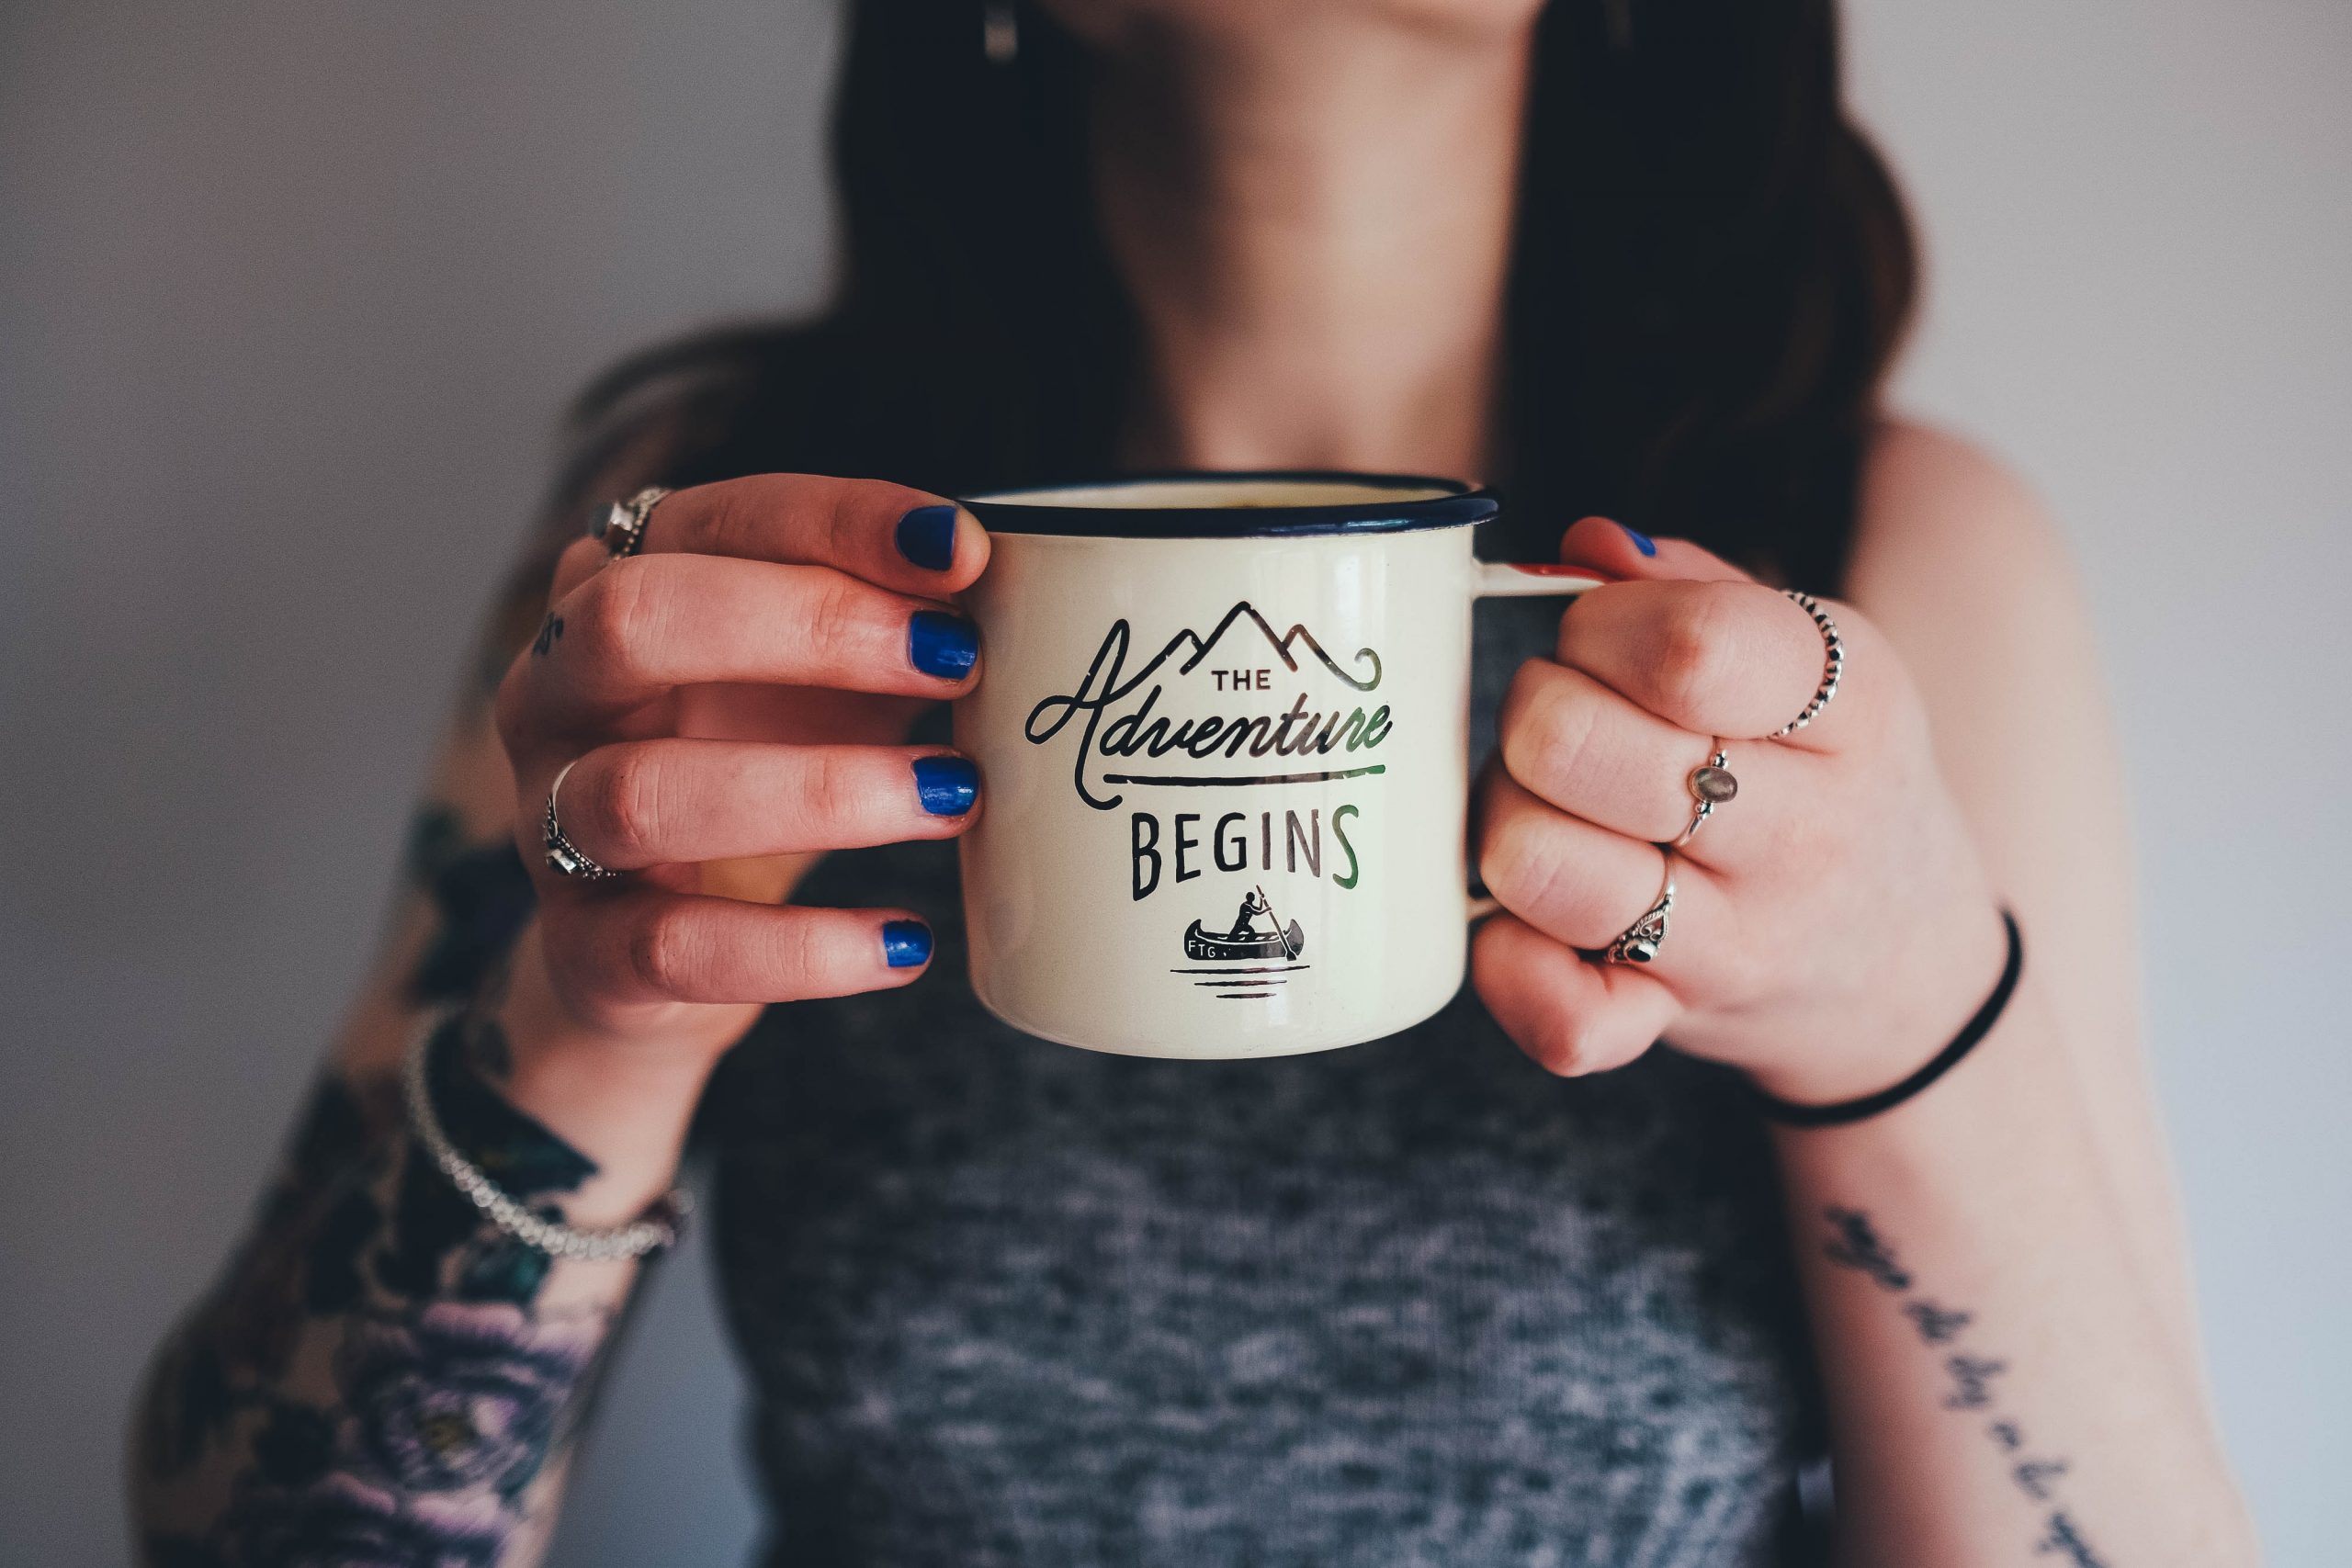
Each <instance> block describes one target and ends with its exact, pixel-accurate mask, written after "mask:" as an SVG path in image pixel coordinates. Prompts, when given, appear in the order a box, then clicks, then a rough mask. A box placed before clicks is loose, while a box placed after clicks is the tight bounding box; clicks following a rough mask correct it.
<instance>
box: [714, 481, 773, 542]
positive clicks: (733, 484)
mask: <svg viewBox="0 0 2352 1568" xmlns="http://www.w3.org/2000/svg"><path fill="white" fill-rule="evenodd" d="M766 488H767V487H766V486H765V485H763V483H762V482H761V481H760V480H759V479H757V478H750V479H725V480H721V481H719V482H718V483H716V484H710V485H706V486H704V487H703V489H702V493H701V495H700V496H699V497H697V499H698V500H699V501H700V502H701V504H702V534H703V548H704V550H705V551H706V552H707V553H708V554H710V555H715V556H742V555H749V554H752V541H753V540H754V539H755V538H756V537H757V536H758V530H759V520H760V516H761V514H762V513H763V512H764V511H765V510H766V509H765V508H764V507H763V505H762V504H761V502H762V500H763V496H764V493H765V491H766Z"/></svg>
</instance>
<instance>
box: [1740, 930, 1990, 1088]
mask: <svg viewBox="0 0 2352 1568" xmlns="http://www.w3.org/2000/svg"><path fill="white" fill-rule="evenodd" d="M2016 941H2017V938H2016V931H2015V927H2014V925H2013V924H2012V922H2011V918H2010V916H2009V915H2008V913H2007V911H2006V910H2005V909H2003V908H2000V907H1999V906H1998V905H1996V904H1995V903H1993V902H1992V901H1991V900H1990V899H1989V898H1988V899H1986V900H1985V901H1984V902H1983V903H1982V904H1979V905H1977V906H1976V907H1975V908H1974V909H1973V910H1972V911H1971V913H1970V914H1969V915H1968V917H1967V918H1966V919H1962V920H1956V921H1953V922H1948V923H1947V925H1946V926H1945V927H1944V928H1943V931H1942V932H1941V933H1940V934H1937V935H1934V936H1933V937H1932V938H1931V939H1930V940H1929V941H1928V942H1925V943H1923V945H1924V946H1925V947H1926V949H1927V953H1926V955H1925V956H1923V959H1922V961H1921V962H1919V963H1917V964H1905V965H1898V966H1894V967H1895V968H1896V970H1897V972H1898V973H1900V974H1902V975H1903V976H1905V978H1904V979H1902V980H1901V981H1900V982H1898V983H1892V984H1889V985H1887V986H1884V987H1881V991H1882V999H1881V1000H1880V1002H1879V1005H1876V1006H1859V1007H1851V1008H1849V1009H1848V1010H1847V1016H1846V1017H1845V1018H1843V1019H1841V1020H1839V1021H1838V1026H1837V1027H1835V1028H1833V1029H1830V1030H1827V1031H1826V1032H1825V1033H1824V1034H1822V1035H1820V1036H1816V1037H1815V1040H1814V1043H1813V1044H1812V1047H1811V1048H1810V1049H1806V1050H1801V1051H1792V1052H1789V1053H1786V1054H1784V1055H1782V1056H1781V1059H1780V1060H1778V1061H1775V1062H1772V1063H1770V1064H1758V1065H1756V1066H1751V1067H1749V1068H1748V1069H1747V1074H1746V1077H1747V1082H1748V1084H1749V1085H1750V1087H1751V1088H1753V1089H1756V1090H1757V1091H1758V1094H1760V1095H1761V1096H1763V1097H1764V1098H1765V1099H1766V1100H1771V1101H1778V1102H1780V1103H1781V1104H1782V1105H1784V1106H1786V1107H1787V1108H1788V1109H1789V1110H1790V1111H1792V1113H1801V1112H1802V1111H1804V1109H1806V1108H1826V1107H1847V1106H1855V1107H1860V1106H1862V1105H1865V1104H1867V1103H1869V1102H1871V1101H1874V1100H1887V1103H1886V1104H1884V1105H1881V1106H1880V1107H1879V1109H1891V1108H1892V1104H1893V1103H1894V1102H1896V1101H1899V1100H1900V1099H1902V1098H1907V1093H1908V1092H1924V1091H1925V1089H1926V1088H1927V1087H1928V1083H1930V1082H1932V1079H1933V1077H1934V1076H1935V1075H1936V1074H1937V1073H1939V1072H1940V1071H1941V1070H1944V1069H1945V1068H1948V1067H1949V1066H1951V1065H1953V1064H1954V1062H1956V1060H1957V1056H1956V1055H1954V1056H1953V1057H1952V1059H1951V1060H1949V1061H1948V1060H1946V1059H1945V1058H1946V1056H1947V1054H1949V1053H1952V1052H1953V1051H1954V1048H1955V1047H1957V1049H1958V1053H1959V1054H1961V1055H1964V1054H1965V1052H1966V1051H1967V1050H1968V1049H1970V1048H1972V1047H1973V1044H1974V1043H1975V1042H1976V1040H1978V1039H1981V1038H1982V1036H1983V1034H1984V1033H1985V1031H1986V1030H1987V1029H1989V1028H1990V1027H1991V1025H1992V1023H1993V1021H1996V1019H1997V1017H1998V1014H1999V1012H2000V1010H2002V1008H2004V1007H2006V1005H2007V999H2008V993H2009V992H2010V990H2011V989H2012V988H2013V987H2014V986H2015V984H2016V979H2017V976H2016V975H2015V974H2013V973H2011V972H2010V970H2011V965H2012V964H2013V962H2015V961H2016V960H2017V959H2018V957H2019V956H2020V953H2019V950H2018V948H2017V947H2016V946H2015V945H2014V944H2015V942H2016ZM1988 1010H1989V1012H1990V1015H1991V1016H1990V1017H1987V1016H1986V1014H1987V1011H1988ZM1890 1096H1892V1097H1894V1098H1893V1099H1892V1100H1888V1097H1890ZM1790 1119H1792V1120H1797V1119H1800V1116H1799V1115H1792V1117H1791V1118H1790Z"/></svg>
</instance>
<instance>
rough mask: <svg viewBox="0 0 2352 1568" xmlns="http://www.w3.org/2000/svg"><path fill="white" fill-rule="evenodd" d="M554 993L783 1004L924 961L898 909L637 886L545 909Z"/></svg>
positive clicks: (870, 987) (892, 981)
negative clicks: (557, 989)
mask: <svg viewBox="0 0 2352 1568" xmlns="http://www.w3.org/2000/svg"><path fill="white" fill-rule="evenodd" d="M542 913H543V918H544V919H546V920H547V922H548V941H547V952H548V964H549V965H550V966H551V967H552V968H554V969H556V970H557V971H559V973H558V975H557V979H558V982H559V984H560V985H563V986H565V987H578V988H579V994H581V995H583V996H592V997H594V998H597V999H598V1001H599V1002H600V1003H602V1004H603V1005H605V1006H613V1007H626V1006H629V1005H633V1004H642V1003H648V1002H710V1003H718V1002H737V1003H741V1002H790V1001H804V1000H808V999H809V998H816V997H845V996H851V995H854V994H855V993H857V992H860V991H874V990H881V989H884V988H886V987H894V986H903V985H905V984H906V983H907V982H909V981H910V980H912V979H914V978H915V977H916V976H919V975H921V974H922V972H923V969H924V968H925V967H926V966H927V965H928V964H929V963H930V961H931V952H932V937H931V928H930V927H929V926H928V925H925V924H924V923H923V922H922V920H920V919H916V918H915V917H914V916H912V915H910V914H908V913H907V912H905V911H904V910H891V909H816V908H807V907H805V906H801V905H795V904H787V905H784V906H781V907H777V906H774V905H767V904H749V903H743V902H741V901H740V900H737V899H733V898H714V897H707V896H705V895H701V894H693V893H675V892H670V891H667V890H665V889H662V888H658V887H650V886H643V885H637V886H630V887H628V888H627V889H625V890H624V891H621V892H619V893H616V894H612V895H609V896H605V897H591V898H577V899H561V900H558V901H556V902H554V903H552V904H548V905H543V906H542Z"/></svg>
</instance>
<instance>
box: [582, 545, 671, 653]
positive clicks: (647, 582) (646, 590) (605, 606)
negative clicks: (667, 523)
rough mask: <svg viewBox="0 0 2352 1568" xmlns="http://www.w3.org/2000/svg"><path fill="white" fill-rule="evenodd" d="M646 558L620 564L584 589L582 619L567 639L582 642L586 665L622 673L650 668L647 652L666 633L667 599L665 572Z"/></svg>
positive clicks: (610, 568)
mask: <svg viewBox="0 0 2352 1568" xmlns="http://www.w3.org/2000/svg"><path fill="white" fill-rule="evenodd" d="M649 564H650V563H649V562H648V561H647V560H646V559H645V558H643V557H631V558H628V559H625V560H616V561H614V562H613V563H612V564H611V565H609V566H607V567H605V568H604V569H603V570H600V571H598V572H597V574H596V575H595V576H594V577H593V578H591V579H590V580H589V581H588V583H587V585H586V586H585V587H584V588H583V589H582V591H581V592H580V594H579V599H580V607H579V614H578V617H577V619H576V621H574V622H573V624H572V626H569V627H567V629H566V634H565V635H566V637H567V638H577V639H578V642H579V645H580V652H581V657H582V661H583V662H585V663H587V664H589V665H591V666H592V667H594V668H598V669H602V670H605V671H610V672H612V673H614V674H618V675H628V674H633V673H637V672H639V671H642V670H644V669H645V668H647V667H648V660H647V658H646V650H647V649H649V648H650V647H651V646H652V644H653V642H654V639H656V638H657V637H660V636H661V633H662V618H663V615H664V597H665V596H664V595H663V593H662V591H661V587H660V581H659V574H657V573H655V572H653V571H651V570H648V567H649Z"/></svg>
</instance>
